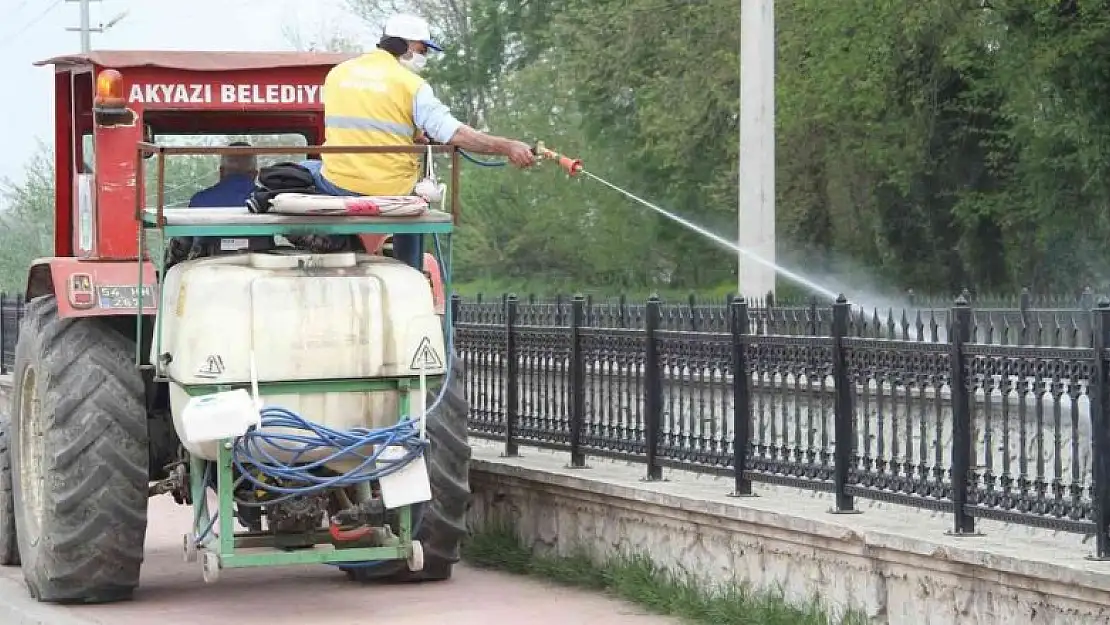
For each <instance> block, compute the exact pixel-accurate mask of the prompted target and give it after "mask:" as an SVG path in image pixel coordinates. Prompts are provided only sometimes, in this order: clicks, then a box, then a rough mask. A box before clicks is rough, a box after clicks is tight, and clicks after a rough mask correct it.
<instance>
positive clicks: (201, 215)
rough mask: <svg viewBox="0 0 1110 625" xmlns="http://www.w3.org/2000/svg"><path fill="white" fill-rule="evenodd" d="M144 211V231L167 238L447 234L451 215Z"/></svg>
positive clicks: (241, 209)
mask: <svg viewBox="0 0 1110 625" xmlns="http://www.w3.org/2000/svg"><path fill="white" fill-rule="evenodd" d="M162 220H163V223H162V225H161V226H159V224H158V210H157V209H154V208H147V209H145V210H144V211H143V226H144V228H156V229H159V230H161V231H162V232H163V233H164V234H165V235H166V236H170V237H174V236H267V235H277V234H281V235H285V234H449V233H451V231H452V230H453V229H454V228H453V226H454V224H453V223H452V218H451V214H450V213H445V212H441V211H437V210H428V211H427V212H426V213H424V214H422V215H416V216H411V217H409V216H406V217H382V216H374V217H371V216H364V215H285V214H278V213H252V212H250V211H249V210H247V207H246V206H242V207H234V206H229V207H227V208H164V209H162Z"/></svg>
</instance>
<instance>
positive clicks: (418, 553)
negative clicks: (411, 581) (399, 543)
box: [405, 540, 424, 573]
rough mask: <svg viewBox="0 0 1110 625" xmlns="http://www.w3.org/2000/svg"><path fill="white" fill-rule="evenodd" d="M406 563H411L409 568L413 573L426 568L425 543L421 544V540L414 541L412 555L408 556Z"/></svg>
mask: <svg viewBox="0 0 1110 625" xmlns="http://www.w3.org/2000/svg"><path fill="white" fill-rule="evenodd" d="M405 564H408V565H409V570H410V571H412V572H413V573H419V572H420V571H423V570H424V545H421V544H420V541H419V540H414V541H412V555H410V556H409V557H408V560H406V561H405Z"/></svg>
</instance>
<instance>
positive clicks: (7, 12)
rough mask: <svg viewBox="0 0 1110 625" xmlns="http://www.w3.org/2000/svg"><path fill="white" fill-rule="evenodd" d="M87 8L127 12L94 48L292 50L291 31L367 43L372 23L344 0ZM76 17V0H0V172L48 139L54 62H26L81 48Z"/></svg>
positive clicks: (96, 17) (128, 2)
mask: <svg viewBox="0 0 1110 625" xmlns="http://www.w3.org/2000/svg"><path fill="white" fill-rule="evenodd" d="M91 7H92V8H91V15H92V19H91V24H92V26H93V27H96V26H98V25H100V24H101V23H106V22H109V21H110V20H112V19H113V18H115V17H116V16H117V15H119V14H120V13H123V12H124V11H126V12H127V15H126V16H125V17H124V18H123V19H122V20H121V21H119V22H118V23H117V24H115V25H114V26H113V27H112V28H110V29H108V30H107V31H106V32H104V33H95V32H94V33H93V34H92V47H93V49H94V50H97V49H100V50H253V51H270V50H293V49H295V47H294V45H293V43H292V42H291V41H290V38H289V34H290V32H297V33H299V35H300V37H302V38H303V39H304V40H305V41H311V40H312V39H314V38H315V39H320V38H322V36H326V35H327V34H329V33H334V32H339V33H342V34H344V35H346V36H349V37H353V38H355V40H356V41H359V42H360V43H364V45H365V44H367V43H370V39H369V37H370V32H369V31H370V29H369V28H367V27H366V26H365V25H364V24H363V23H362V22H361V21H360V20H358V18H356V17H354V16H353V15H352V14H350V13H348V12H347V11H346V3H345V2H344V1H343V0H184V1H182V0H176V1H174V0H99V1H94V2H92V4H91ZM79 24H80V9H79V5H78V3H77V2H65V1H63V0H0V69H2V70H3V72H4V78H5V80H4V82H5V84H7V85H9V87H8V88H7V89H5V92H6V93H5V94H4V95H3V96H2V97H0V120H3V121H0V133H2V136H3V145H4V149H3V150H0V179H4V178H9V179H11V180H13V181H19V180H21V179H22V178H23V165H24V163H25V162H26V160H27V158H28V157H29V156H30V155H31V154H33V153H34V151H35V150H36V148H37V141H38V140H41V141H43V142H44V143H46V144H47V145H52V144H53V141H54V137H53V133H52V127H51V124H52V121H53V114H54V113H53V103H54V93H53V88H52V82H51V76H52V69H51V68H50V67H35V66H33V65H32V64H33V63H34V62H35V61H40V60H44V59H48V58H50V57H52V56H58V55H62V54H75V53H78V52H80V51H81V35H80V33H77V32H71V31H67V30H66V28H70V27H77V26H78V25H79ZM12 87H17V88H18V90H19V97H13V94H12V93H11V92H10V91H8V89H11V88H12Z"/></svg>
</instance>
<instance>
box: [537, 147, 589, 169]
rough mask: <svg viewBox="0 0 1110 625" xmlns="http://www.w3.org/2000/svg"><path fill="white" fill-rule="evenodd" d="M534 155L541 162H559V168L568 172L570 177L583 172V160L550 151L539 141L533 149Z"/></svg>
mask: <svg viewBox="0 0 1110 625" xmlns="http://www.w3.org/2000/svg"><path fill="white" fill-rule="evenodd" d="M532 154H534V155H535V157H536V158H537V159H539V160H541V161H542V160H544V159H547V160H550V161H559V167H562V168H563V170H564V171H566V172H567V175H568V176H571V177H573V176H575V175H577V174H578V173H580V172H581V171H582V159H577V158H570V157H569V156H563V155H562V154H559V153H558V152H556V151H554V150H550V149H548V148H547V146H545V145H544V144H543V141H537V142H536V145H535V147H533V148H532Z"/></svg>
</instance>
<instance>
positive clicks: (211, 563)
mask: <svg viewBox="0 0 1110 625" xmlns="http://www.w3.org/2000/svg"><path fill="white" fill-rule="evenodd" d="M201 558H202V560H203V564H202V566H203V567H204V568H203V571H204V583H206V584H213V583H215V582H217V581H218V580H219V579H220V556H218V555H216V554H214V553H212V552H211V551H206V552H204V555H203V556H201Z"/></svg>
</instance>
